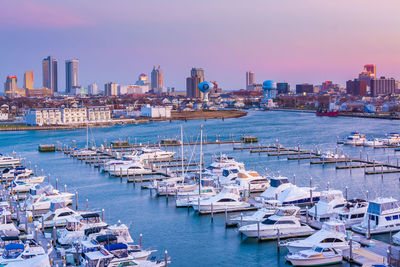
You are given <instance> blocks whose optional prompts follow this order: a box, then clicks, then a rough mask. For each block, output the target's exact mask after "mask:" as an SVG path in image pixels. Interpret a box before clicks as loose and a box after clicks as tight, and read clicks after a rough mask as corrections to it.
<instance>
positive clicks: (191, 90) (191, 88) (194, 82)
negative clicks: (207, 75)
mask: <svg viewBox="0 0 400 267" xmlns="http://www.w3.org/2000/svg"><path fill="white" fill-rule="evenodd" d="M201 82H204V70H203V69H202V68H192V69H191V71H190V77H188V78H186V97H189V98H200V96H201V94H200V91H199V90H198V89H197V86H198V85H199V83H201Z"/></svg>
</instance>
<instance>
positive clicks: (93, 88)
mask: <svg viewBox="0 0 400 267" xmlns="http://www.w3.org/2000/svg"><path fill="white" fill-rule="evenodd" d="M88 94H89V95H97V94H99V87H98V86H97V83H95V82H94V83H92V84H89V86H88Z"/></svg>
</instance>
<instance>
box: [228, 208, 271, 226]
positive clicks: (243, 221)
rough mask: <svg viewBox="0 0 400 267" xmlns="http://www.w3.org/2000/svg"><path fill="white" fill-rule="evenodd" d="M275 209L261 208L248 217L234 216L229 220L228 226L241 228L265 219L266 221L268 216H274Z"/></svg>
mask: <svg viewBox="0 0 400 267" xmlns="http://www.w3.org/2000/svg"><path fill="white" fill-rule="evenodd" d="M276 208H277V207H269V208H266V207H262V208H260V209H258V210H257V211H256V212H254V213H252V214H250V215H234V216H232V217H230V218H229V224H230V225H240V226H243V225H247V224H251V223H257V222H260V221H264V220H265V219H268V218H269V217H270V216H272V215H274V214H275V211H276Z"/></svg>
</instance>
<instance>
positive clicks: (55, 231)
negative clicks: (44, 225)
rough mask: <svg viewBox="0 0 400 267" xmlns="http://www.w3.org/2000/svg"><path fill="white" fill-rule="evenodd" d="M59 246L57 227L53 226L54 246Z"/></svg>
mask: <svg viewBox="0 0 400 267" xmlns="http://www.w3.org/2000/svg"><path fill="white" fill-rule="evenodd" d="M56 245H57V229H56V227H55V226H53V246H54V247H55V246H56Z"/></svg>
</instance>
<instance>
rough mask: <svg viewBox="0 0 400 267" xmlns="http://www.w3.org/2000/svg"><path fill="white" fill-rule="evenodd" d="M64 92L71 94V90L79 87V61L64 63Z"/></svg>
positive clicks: (73, 60)
mask: <svg viewBox="0 0 400 267" xmlns="http://www.w3.org/2000/svg"><path fill="white" fill-rule="evenodd" d="M65 83H66V84H65V92H66V93H67V94H71V93H72V92H71V91H72V90H73V89H72V88H73V87H74V86H78V85H79V60H77V59H72V60H66V61H65Z"/></svg>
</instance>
